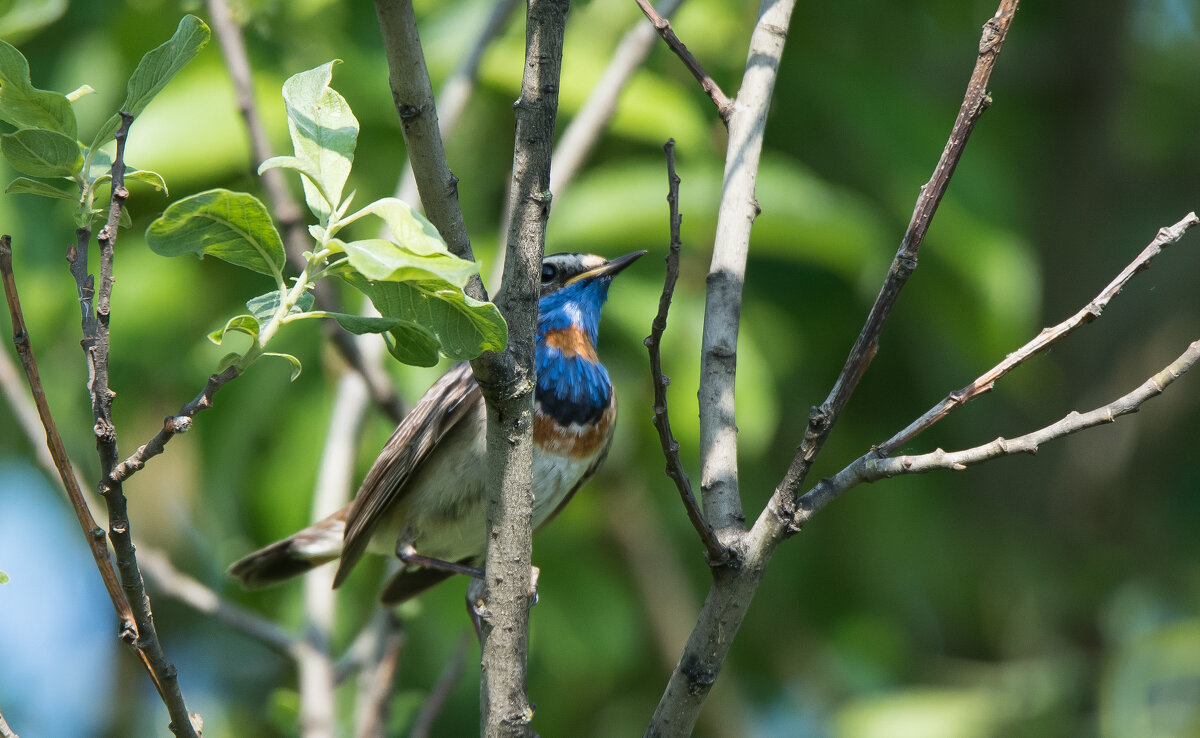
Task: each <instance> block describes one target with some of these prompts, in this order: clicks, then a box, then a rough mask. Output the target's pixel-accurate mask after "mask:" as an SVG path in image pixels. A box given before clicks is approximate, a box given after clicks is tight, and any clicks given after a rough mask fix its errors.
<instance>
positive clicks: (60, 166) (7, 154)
mask: <svg viewBox="0 0 1200 738" xmlns="http://www.w3.org/2000/svg"><path fill="white" fill-rule="evenodd" d="M0 152H3V153H4V158H5V159H8V163H9V164H12V166H13V169H16V170H17V171H18V172H21V173H22V174H28V175H30V176H32V177H73V176H74V175H75V174H76V173H77V172H78V171H79V170H80V169H82V168H83V155H82V154H81V153H80V151H79V144H78V143H76V141H75V139H74V138H72V137H70V136H68V135H66V134H64V133H59V132H58V131H48V130H44V129H40V128H25V129H23V130H20V131H17V132H16V133H9V134H7V135H4V136H0Z"/></svg>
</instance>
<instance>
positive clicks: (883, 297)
mask: <svg viewBox="0 0 1200 738" xmlns="http://www.w3.org/2000/svg"><path fill="white" fill-rule="evenodd" d="M1017 3H1018V0H1001V2H1000V7H999V8H998V9H997V10H996V14H995V15H994V16H993V17H992V18H991V19H989V20H988V22H987V23H985V24H984V25H983V35H982V37H981V38H980V40H979V49H978V55H977V57H976V60H975V69H974V71H973V72H972V73H971V80H970V82H968V84H967V92H966V94H965V95H964V96H963V102H962V106H961V107H960V108H959V111H958V117H957V118H956V119H955V121H954V127H953V128H952V129H951V131H950V138H949V140H947V141H946V146H945V148H944V149H943V150H942V156H941V158H940V159H939V160H938V164H937V167H936V168H935V169H934V170H933V176H932V177H931V178H930V179H929V182H927V183H926V184H925V185H924V186H923V187H921V194H920V196H918V197H917V204H916V207H914V208H913V214H912V219H911V220H910V221H909V224H908V228H907V229H906V230H905V232H904V238H903V239H902V240H901V242H900V249H899V250H898V251H897V252H896V257H895V259H893V261H892V266H891V268H890V269H888V274H887V278H886V279H885V280H884V283H883V288H882V289H880V291H879V296H878V297H876V298H875V304H874V305H873V306H872V307H871V311H870V313H869V314H868V315H867V320H866V323H865V324H864V325H863V328H862V331H861V332H860V333H859V334H858V339H857V340H855V342H854V346H853V348H851V349H850V353H849V355H848V356H847V357H846V364H845V366H844V367H842V372H841V374H839V375H838V378H837V381H836V382H834V385H833V389H832V390H830V392H829V396H828V397H827V398H826V399H825V402H823V403H822V404H821V406H820V407H816V408H813V410H812V412H811V413H810V414H809V420H808V428H807V429H806V430H805V433H804V440H803V441H802V442H801V444H800V448H799V449H798V450H797V452H796V456H795V458H793V459H792V463H791V466H790V467H789V468H788V471H787V474H786V475H785V476H784V478H783V480H782V481H781V482H780V483H779V486H778V487H777V488H776V490H775V497H774V498H773V499H772V502H771V504H772V505H775V504H776V503H779V504H780V505H784V506H787V505H791V504H794V497H795V495H796V493H797V491H798V490H799V488H800V485H801V484H803V483H804V478H805V477H806V476H807V475H808V470H809V468H811V466H812V462H813V460H814V459H815V458H816V456H817V454H818V453H819V452H820V450H821V446H822V445H824V443H825V439H826V438H827V437H828V436H829V431H830V430H832V429H833V425H834V423H835V422H837V419H838V416H839V415H840V414H841V412H842V409H843V408H845V406H846V403H847V402H848V401H849V400H850V395H851V394H853V392H854V390H855V388H856V387H857V386H858V382H859V380H860V379H862V376H863V374H864V373H866V371H867V367H868V366H870V364H871V360H872V359H873V358H874V357H875V349H876V348H877V347H878V345H879V336H880V334H881V333H882V332H883V325H884V323H885V322H887V319H888V317H889V316H890V315H891V313H892V308H893V307H895V305H896V300H897V299H898V298H899V297H900V291H901V290H902V289H903V288H904V285H905V284H906V283H907V282H908V278H909V277H910V276H911V275H912V273H913V271H914V270H915V269H916V268H917V254H918V252H919V251H920V249H921V244H922V243H923V242H924V240H925V234H926V232H928V230H929V224H930V222H931V221H932V220H933V216H934V214H935V213H936V212H937V208H938V205H939V204H940V203H941V201H942V196H943V195H945V194H946V188H947V186H949V184H950V177H951V176H953V174H954V169H955V167H957V166H958V161H959V159H961V158H962V154H963V151H964V149H965V148H966V145H967V140H968V139H969V138H970V137H971V132H972V131H974V130H975V124H976V123H977V122H978V121H979V118H980V116H982V115H983V111H985V110H987V108H988V106H989V105H991V102H992V99H991V96H990V95H989V94H988V91H987V85H988V80H989V79H990V78H991V75H992V69H993V68H994V67H995V65H996V57H997V56H998V55H999V54H1000V49H1001V47H1002V46H1003V44H1004V38H1005V36H1006V35H1007V33H1008V28H1009V26H1010V25H1011V24H1012V19H1013V14H1014V13H1016V11H1017ZM785 498H792V500H788V499H785ZM780 509H784V508H782V507H781V508H780Z"/></svg>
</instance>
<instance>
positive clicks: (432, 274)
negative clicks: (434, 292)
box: [339, 238, 479, 288]
mask: <svg viewBox="0 0 1200 738" xmlns="http://www.w3.org/2000/svg"><path fill="white" fill-rule="evenodd" d="M339 245H340V246H341V247H342V249H343V250H344V251H345V252H346V256H347V257H348V258H349V259H350V266H352V267H354V268H355V269H357V270H358V272H359V273H360V274H362V275H363V276H364V277H366V278H367V279H373V280H385V281H388V282H407V281H419V280H426V279H435V280H437V279H442V280H445V281H447V282H449V283H450V284H453V285H454V286H456V287H459V288H461V287H463V286H464V285H466V283H467V280H468V279H469V278H470V277H471V275H472V274H476V273H478V272H479V265H478V264H476V263H475V262H473V261H467V260H465V259H460V258H458V257H457V256H454V255H453V254H451V253H450V252H449V251H442V252H440V253H433V254H418V253H415V252H413V251H409V250H408V249H406V248H404V247H403V246H400V245H398V244H394V243H392V242H391V241H385V240H383V239H382V238H369V239H366V240H363V241H351V242H349V243H341V244H339Z"/></svg>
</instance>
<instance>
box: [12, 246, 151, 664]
mask: <svg viewBox="0 0 1200 738" xmlns="http://www.w3.org/2000/svg"><path fill="white" fill-rule="evenodd" d="M0 275H2V276H3V280H4V296H5V298H7V300H8V314H9V316H10V317H11V318H12V327H13V344H14V345H15V346H16V348H17V354H18V355H19V356H20V358H21V365H22V366H23V367H24V369H25V378H26V380H28V382H29V390H30V392H31V393H32V394H33V401H34V404H35V405H36V407H37V414H38V417H39V418H41V421H42V427H43V428H44V429H45V431H46V447H47V448H48V449H49V451H50V457H51V458H52V459H53V462H54V468H55V469H56V470H57V471H58V475H59V479H61V480H62V484H63V488H64V489H65V490H66V491H67V498H68V499H69V500H70V501H71V507H72V508H73V509H74V510H75V518H76V519H77V520H78V521H79V527H80V528H82V529H83V536H84V538H86V539H87V542H88V548H89V549H90V550H91V552H92V558H93V559H94V560H95V561H96V568H97V569H99V570H100V578H101V579H102V580H104V587H105V589H107V590H108V596H109V599H111V600H112V603H113V607H114V608H115V609H116V611H117V619H118V620H119V621H120V631H119V632H120V637H121V640H122V641H125V642H126V643H127V644H130V645H133V644H135V643H136V642H137V637H138V632H137V625H136V623H135V622H134V618H133V610H132V609H131V608H130V606H129V600H127V599H125V592H124V591H122V589H121V582H120V580H119V579H118V578H117V572H116V571H115V570H114V569H113V565H112V561H110V560H109V556H108V544H107V539H106V536H105V533H104V529H103V528H101V527H100V526H99V524H97V523H96V519H95V518H94V517H92V511H91V509H89V508H88V504H87V501H86V500H85V499H84V497H83V490H82V489H81V488H80V486H79V482H78V481H77V480H76V478H75V471H74V469H73V468H72V467H71V459H70V458H69V457H68V456H67V449H66V446H64V445H63V440H62V436H61V435H59V433H58V426H57V425H56V424H55V423H54V417H53V416H52V415H51V414H50V404H49V403H48V402H47V401H46V391H45V390H44V389H43V388H42V378H41V374H40V372H39V371H38V366H37V359H36V358H35V357H34V355H33V345H32V344H31V343H30V339H29V331H28V330H27V329H26V327H25V316H24V313H23V312H22V311H21V300H20V297H19V295H18V294H17V283H16V277H15V276H14V274H13V265H12V240H11V239H10V238H9V237H8V236H7V235H4V236H0Z"/></svg>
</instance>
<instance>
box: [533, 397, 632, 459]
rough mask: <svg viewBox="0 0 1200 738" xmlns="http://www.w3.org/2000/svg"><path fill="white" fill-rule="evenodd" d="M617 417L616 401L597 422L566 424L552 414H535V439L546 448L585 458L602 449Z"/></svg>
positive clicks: (571, 456)
mask: <svg viewBox="0 0 1200 738" xmlns="http://www.w3.org/2000/svg"><path fill="white" fill-rule="evenodd" d="M616 420H617V404H616V403H615V402H614V403H612V404H611V405H609V406H608V409H607V410H605V411H604V414H603V415H601V416H600V420H599V422H597V423H596V424H595V425H577V424H575V423H572V424H571V425H567V426H563V425H559V424H558V423H557V422H555V420H554V418H551V417H550V416H549V415H543V414H542V413H541V412H540V411H537V410H535V411H534V413H533V442H534V443H536V444H537V445H538V446H539V447H540V448H541V449H542V450H543V451H545V452H546V453H548V454H554V455H555V456H566V457H568V458H570V459H586V458H589V457H591V456H593V455H595V454H596V453H597V452H599V451H600V450H602V449H603V448H604V446H605V445H606V444H607V443H608V439H609V436H611V435H612V431H613V425H614V424H615V423H616Z"/></svg>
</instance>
